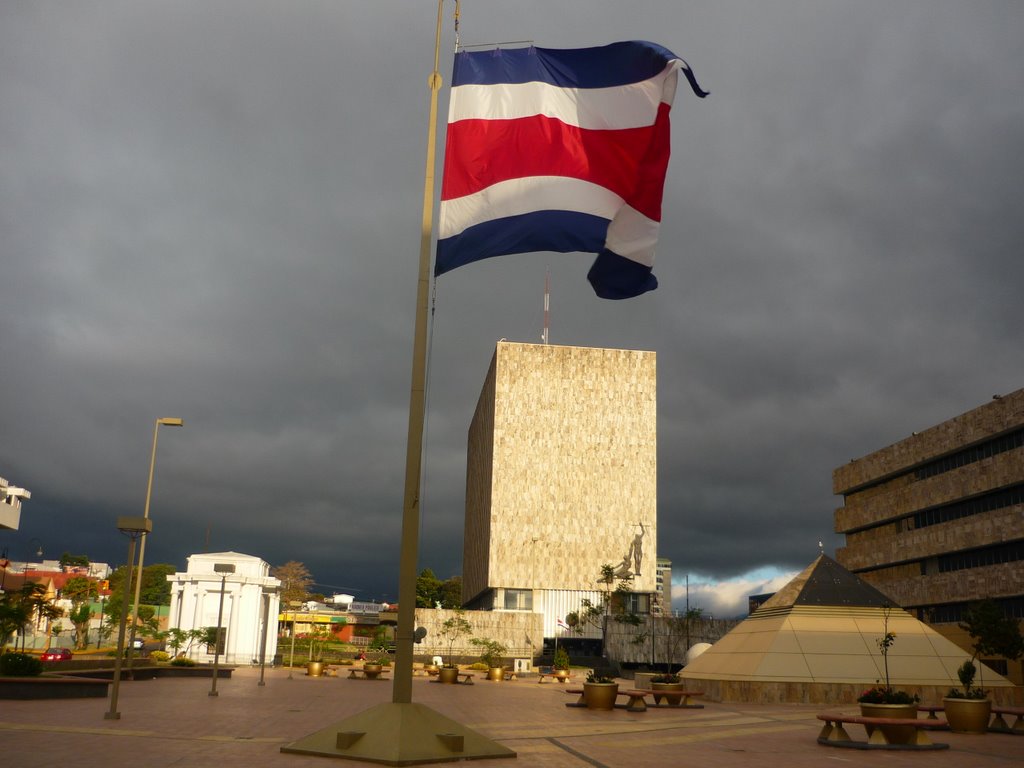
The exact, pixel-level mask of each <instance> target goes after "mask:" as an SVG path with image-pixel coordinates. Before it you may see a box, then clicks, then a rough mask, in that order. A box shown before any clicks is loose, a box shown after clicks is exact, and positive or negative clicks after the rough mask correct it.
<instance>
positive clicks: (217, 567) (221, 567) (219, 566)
mask: <svg viewBox="0 0 1024 768" xmlns="http://www.w3.org/2000/svg"><path fill="white" fill-rule="evenodd" d="M213 570H214V572H215V573H219V574H220V607H218V608H217V635H216V638H217V639H216V642H214V645H213V685H212V686H211V687H210V696H217V695H218V694H217V670H219V669H220V627H221V624H222V623H223V621H224V590H225V589H226V588H227V583H228V574H229V573H234V572H235V565H234V563H214V564H213ZM224 634H225V637H224V650H225V651H227V633H226V632H225V633H224Z"/></svg>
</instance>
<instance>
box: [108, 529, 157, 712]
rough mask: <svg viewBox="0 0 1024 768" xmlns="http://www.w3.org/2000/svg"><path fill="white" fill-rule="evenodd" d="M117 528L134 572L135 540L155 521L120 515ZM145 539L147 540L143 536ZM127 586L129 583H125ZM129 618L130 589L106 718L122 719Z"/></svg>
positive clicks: (122, 616)
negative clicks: (120, 696)
mask: <svg viewBox="0 0 1024 768" xmlns="http://www.w3.org/2000/svg"><path fill="white" fill-rule="evenodd" d="M117 530H119V531H120V532H121V533H123V534H125V535H126V536H127V537H128V573H131V572H132V561H134V560H135V540H136V539H139V538H143V537H145V535H146V534H147V533H150V532H151V531H152V530H153V521H152V520H149V519H148V518H145V517H119V518H117ZM143 540H145V539H144V538H143ZM125 587H127V584H126V585H125ZM127 619H128V590H127V589H125V591H124V602H123V603H122V605H121V620H120V622H118V627H117V656H115V657H114V680H113V685H112V686H111V689H110V711H109V712H106V713H105V714H104V715H103V717H104V719H105V720H120V719H121V713H120V712H118V711H117V694H118V692H119V691H120V688H121V657H122V656H123V655H124V628H125V622H126V621H127Z"/></svg>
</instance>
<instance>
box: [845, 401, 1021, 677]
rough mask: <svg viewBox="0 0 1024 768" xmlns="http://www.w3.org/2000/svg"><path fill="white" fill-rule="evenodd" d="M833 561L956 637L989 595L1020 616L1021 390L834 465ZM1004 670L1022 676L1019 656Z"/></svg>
mask: <svg viewBox="0 0 1024 768" xmlns="http://www.w3.org/2000/svg"><path fill="white" fill-rule="evenodd" d="M832 483H833V490H834V492H835V493H837V494H842V496H843V497H844V504H843V506H842V507H840V508H839V509H837V510H836V513H835V530H836V531H837V532H838V533H843V534H845V536H846V546H844V547H841V548H840V549H838V550H837V552H836V560H838V561H839V562H840V563H842V564H843V565H844V566H845V567H846V568H848V569H849V570H850V571H852V572H854V573H856V574H857V575H859V576H861V577H862V578H863V579H864V580H865V581H868V582H870V583H871V584H873V585H874V586H875V587H877V588H878V589H880V590H881V591H882V592H884V593H885V594H886V595H888V596H889V597H890V598H891V599H892V600H893V601H894V602H895V603H897V604H898V605H900V606H902V607H903V608H906V609H908V610H910V611H911V612H913V613H915V614H916V615H917V616H918V617H919V618H921V619H922V620H925V621H929V622H934V623H935V628H936V629H937V630H939V631H941V632H942V633H943V634H944V635H946V636H948V637H950V638H951V639H953V640H954V641H956V642H960V643H965V642H966V639H965V638H964V637H963V635H962V633H959V632H958V630H957V629H956V626H957V622H958V621H959V613H960V612H961V611H962V609H963V607H965V606H966V605H967V604H969V603H970V602H971V601H976V600H980V599H983V598H994V599H996V600H997V601H999V602H1001V603H1002V604H1003V605H1004V607H1006V608H1007V609H1008V610H1009V611H1010V612H1011V613H1012V614H1013V615H1016V616H1018V617H1021V618H1024V559H1022V558H1021V556H1020V552H1021V550H1022V549H1024V390H1018V391H1016V392H1013V393H1011V394H1008V395H1004V396H1002V397H998V398H994V399H993V400H992V401H991V402H989V403H986V404H985V405H983V406H981V407H979V408H976V409H974V410H972V411H968V412H967V413H964V414H962V415H960V416H957V417H956V418H953V419H950V420H949V421H946V422H943V423H942V424H939V425H937V426H934V427H932V428H930V429H927V430H925V431H923V432H920V433H915V434H913V435H911V436H910V437H908V438H906V439H904V440H901V441H900V442H898V443H895V444H893V445H890V446H888V447H886V448H883V449H881V450H878V451H875V452H874V453H871V454H869V455H868V456H865V457H863V458H861V459H857V460H855V461H851V462H850V463H848V464H845V465H843V466H841V467H838V468H837V469H836V470H835V471H834V472H833V475H832ZM1007 673H1008V677H1009V678H1010V679H1012V680H1014V681H1015V682H1017V683H1018V684H1019V683H1021V682H1022V675H1021V665H1020V663H1019V662H1018V663H1016V664H1014V663H1012V662H1011V663H1010V664H1009V666H1008V668H1007Z"/></svg>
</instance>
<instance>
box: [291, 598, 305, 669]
mask: <svg viewBox="0 0 1024 768" xmlns="http://www.w3.org/2000/svg"><path fill="white" fill-rule="evenodd" d="M288 605H289V606H290V607H291V609H292V652H291V655H290V656H289V657H288V679H289V680H291V679H292V667H294V666H295V608H296V606H299V605H302V603H300V602H296V601H295V600H291V601H289V603H288Z"/></svg>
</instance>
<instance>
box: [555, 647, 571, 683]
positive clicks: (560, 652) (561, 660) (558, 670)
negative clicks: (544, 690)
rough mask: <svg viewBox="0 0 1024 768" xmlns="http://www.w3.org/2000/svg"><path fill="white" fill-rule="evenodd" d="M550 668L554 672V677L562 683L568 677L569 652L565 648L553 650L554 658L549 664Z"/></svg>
mask: <svg viewBox="0 0 1024 768" xmlns="http://www.w3.org/2000/svg"><path fill="white" fill-rule="evenodd" d="M551 670H552V671H553V672H554V673H555V679H556V680H558V682H560V683H564V682H565V681H566V680H568V679H569V654H568V653H566V652H565V648H559V649H557V650H556V651H555V660H554V662H552V664H551Z"/></svg>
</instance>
